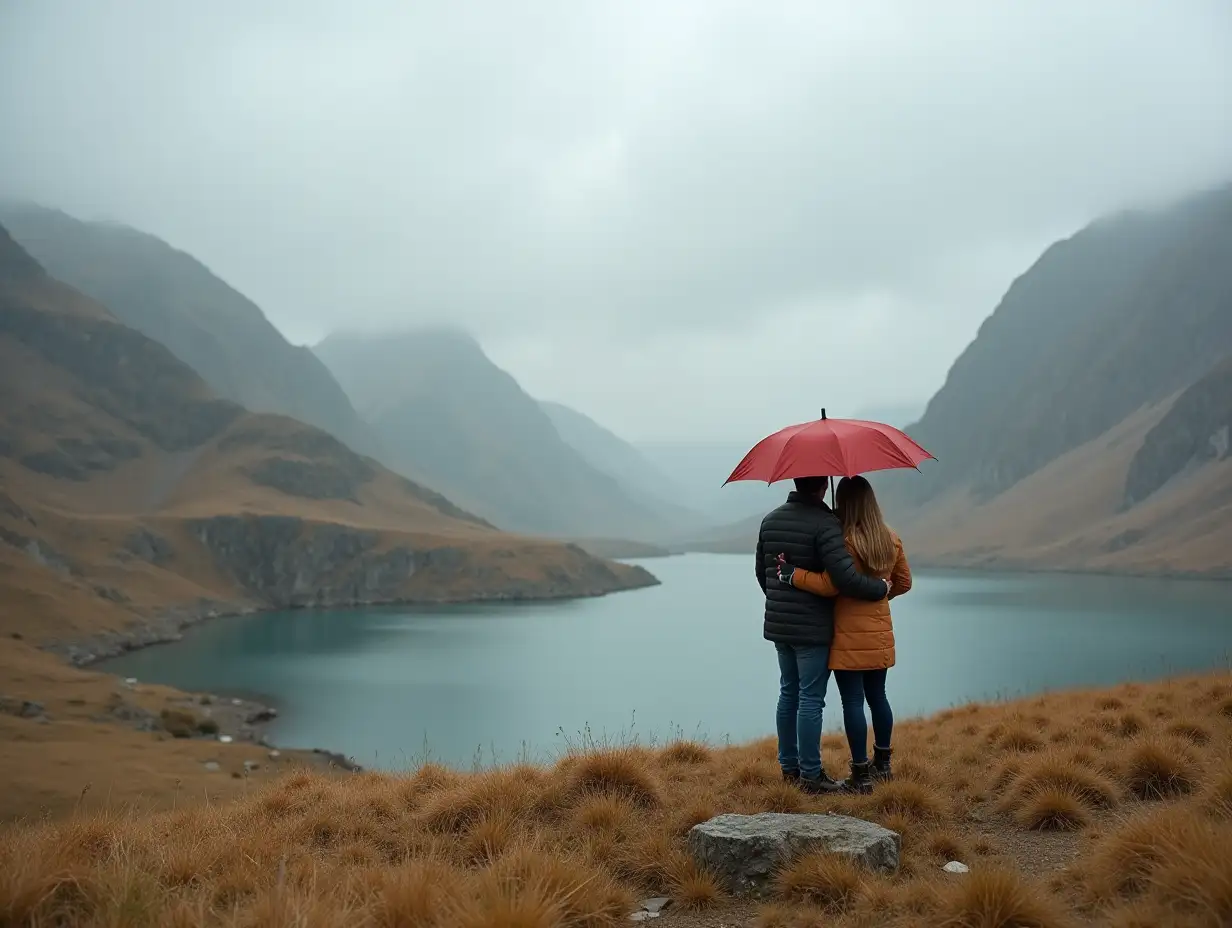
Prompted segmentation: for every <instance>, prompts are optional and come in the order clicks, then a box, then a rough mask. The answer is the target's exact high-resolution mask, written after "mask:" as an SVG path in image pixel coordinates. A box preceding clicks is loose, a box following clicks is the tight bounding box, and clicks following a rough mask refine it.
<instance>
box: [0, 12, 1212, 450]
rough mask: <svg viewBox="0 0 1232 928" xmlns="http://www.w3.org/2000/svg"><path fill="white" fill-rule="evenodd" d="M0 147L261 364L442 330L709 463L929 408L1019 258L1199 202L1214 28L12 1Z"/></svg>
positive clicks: (1142, 18)
mask: <svg viewBox="0 0 1232 928" xmlns="http://www.w3.org/2000/svg"><path fill="white" fill-rule="evenodd" d="M0 117H2V118H3V124H4V125H5V126H6V127H8V131H6V133H5V135H4V137H3V138H0V185H2V186H3V187H4V188H6V189H7V190H8V192H10V193H18V194H21V195H25V196H30V197H32V198H35V199H39V200H42V201H44V202H47V203H49V204H51V205H56V206H60V207H62V208H64V209H67V210H69V211H70V212H75V213H78V214H84V215H87V216H89V215H105V216H108V217H113V218H118V219H122V220H124V221H127V222H129V223H131V224H133V225H136V226H139V227H141V228H144V229H146V230H148V231H151V232H154V233H155V234H158V235H161V236H163V237H164V238H167V239H168V240H169V241H172V242H173V243H174V244H176V245H177V246H179V247H182V248H184V249H186V250H188V251H191V252H192V253H194V254H195V255H197V256H198V257H200V258H201V259H202V260H204V261H205V262H206V263H208V264H209V265H210V266H211V267H213V268H214V269H215V270H216V271H217V272H218V273H220V274H221V275H222V276H224V277H225V278H227V279H228V280H229V281H231V282H232V283H233V284H235V285H236V286H237V287H239V288H240V289H242V290H243V291H245V292H246V293H248V294H249V295H250V296H252V297H253V298H254V299H256V300H257V302H258V303H260V304H261V305H262V307H263V308H264V309H265V310H266V312H267V313H268V314H269V315H270V317H271V319H272V320H273V321H274V322H275V323H276V324H277V325H279V326H280V327H281V328H282V329H283V331H284V332H286V333H287V334H288V336H289V337H291V338H292V339H294V340H314V339H316V338H318V337H320V336H322V335H323V334H325V333H326V332H328V331H329V330H331V329H334V328H338V327H342V326H347V327H360V328H373V329H376V328H382V327H392V326H397V327H403V326H406V325H411V324H417V323H422V322H436V321H441V320H448V321H451V322H455V323H459V324H463V325H466V326H468V327H469V328H471V329H472V330H473V331H475V332H476V333H477V334H478V335H479V337H480V338H481V340H482V341H483V342H484V344H485V345H486V346H487V347H488V348H489V350H490V351H492V353H493V354H494V356H495V357H497V359H498V360H500V361H501V362H502V363H504V364H506V365H507V366H508V367H509V368H510V369H511V370H512V371H513V373H515V375H517V376H518V377H519V378H520V379H521V380H522V381H523V382H524V383H526V384H527V385H528V386H529V387H531V388H532V389H534V390H536V391H538V392H540V393H545V394H547V395H549V396H551V397H553V398H557V399H561V400H563V401H566V402H574V403H575V404H576V405H579V406H581V407H582V408H583V409H584V410H585V411H587V412H589V413H591V414H593V415H595V416H597V417H598V418H600V419H602V420H603V421H605V422H609V423H611V424H612V425H613V427H618V428H620V429H621V430H623V431H624V432H626V433H627V434H631V435H635V436H638V435H640V436H645V437H654V436H661V435H666V434H671V433H673V432H674V431H676V430H678V429H680V428H683V427H684V425H683V423H681V422H680V421H679V416H676V415H673V414H672V413H671V412H670V411H666V412H665V411H664V410H663V408H662V407H663V404H662V403H660V402H655V401H654V400H655V398H657V397H661V396H663V395H664V394H665V393H672V392H675V393H684V394H686V395H690V396H691V397H692V398H693V399H694V400H695V405H696V406H697V407H698V408H695V410H694V416H693V418H692V419H691V420H690V421H691V425H690V427H691V428H692V429H693V430H694V432H695V434H698V435H706V436H708V437H719V436H729V435H739V434H742V433H743V432H746V431H751V430H752V431H755V430H756V429H758V428H762V427H763V426H773V425H775V424H779V423H777V421H776V417H778V416H781V415H782V414H783V413H785V412H786V410H785V409H783V408H782V406H781V405H780V401H776V400H774V399H773V397H775V396H788V397H790V396H793V395H798V396H800V397H801V399H800V400H799V402H798V403H797V404H796V406H798V408H799V409H802V410H805V411H806V412H807V411H809V410H812V408H813V407H814V406H819V405H823V404H825V403H822V402H818V398H819V397H821V398H824V397H825V396H829V395H835V394H837V395H838V396H840V397H841V396H847V395H850V396H851V397H852V400H851V402H852V403H855V402H857V401H858V402H859V403H860V405H867V404H870V403H877V402H888V401H898V400H902V399H909V398H915V397H917V396H919V395H920V394H927V393H928V392H930V391H931V390H932V389H934V388H935V387H936V386H937V385H939V383H940V380H941V378H942V377H943V375H944V372H945V369H946V368H947V366H948V364H949V362H950V361H952V359H953V357H954V355H955V354H956V353H957V351H959V350H960V349H961V348H962V346H963V344H965V342H966V341H967V340H969V339H970V338H971V336H972V335H973V334H974V331H975V328H976V326H977V325H978V323H979V321H980V320H981V319H982V318H983V316H985V315H986V314H987V313H988V312H989V311H991V309H992V307H993V305H994V304H995V301H996V299H997V297H998V296H999V295H1000V293H1001V292H1002V291H1003V290H1004V288H1005V287H1006V286H1007V285H1008V283H1009V282H1010V280H1011V279H1012V277H1013V276H1014V275H1016V274H1017V273H1019V272H1021V271H1022V270H1024V269H1025V267H1026V265H1027V264H1028V263H1029V262H1030V261H1031V260H1033V259H1034V257H1035V255H1036V254H1037V253H1038V252H1039V251H1040V250H1041V249H1042V248H1043V247H1044V246H1045V245H1046V244H1047V243H1048V242H1049V241H1050V240H1052V239H1053V238H1055V237H1057V236H1059V235H1065V234H1069V233H1070V232H1072V231H1074V230H1075V229H1076V228H1078V227H1079V226H1081V225H1082V224H1083V223H1084V222H1086V221H1088V220H1089V219H1091V218H1093V217H1095V216H1097V215H1099V214H1101V213H1103V212H1105V211H1108V210H1112V209H1117V208H1120V207H1122V206H1127V205H1132V204H1134V203H1136V202H1140V201H1143V200H1149V199H1152V198H1157V197H1167V196H1171V195H1175V194H1178V193H1180V192H1183V191H1185V190H1188V189H1192V188H1195V187H1198V186H1202V185H1204V184H1208V183H1212V182H1215V181H1217V180H1220V179H1222V178H1223V177H1224V176H1225V174H1226V172H1227V171H1228V165H1230V164H1232V11H1230V9H1229V7H1228V6H1227V4H1226V3H1224V2H1221V0H1207V2H1203V0H1194V2H1187V3H1183V4H1170V3H1164V2H1143V3H1135V4H1124V3H1120V2H1116V0H1091V2H1086V3H1081V4H1075V3H1068V2H1040V3H1029V2H1021V3H999V4H989V3H984V2H977V0H961V2H960V0H939V2H933V3H928V4H919V3H914V2H910V0H901V2H871V3H865V4H858V5H857V4H845V3H819V2H767V3H762V4H747V3H735V2H726V0H691V2H679V3H673V4H660V3H652V2H629V3H621V4H603V3H591V2H577V0H543V2H534V3H529V4H511V3H503V2H492V3H487V4H483V3H460V4H459V3H444V2H442V3H435V4H434V3H417V4H406V3H400V2H393V0H388V2H376V0H356V2H353V3H348V4H336V3H332V2H323V0H302V2H295V3H291V2H278V3H273V2H265V3H239V2H225V3H218V4H208V5H202V4H192V3H188V2H180V0H168V2H166V3H150V2H137V0H114V2H111V3H108V4H78V3H73V2H66V0H25V2H14V3H10V4H7V5H6V6H5V8H4V12H0ZM789 333H794V334H789ZM810 339H812V340H810ZM867 339H872V344H873V345H875V346H876V348H875V351H874V357H875V358H876V360H877V364H876V365H875V366H871V365H870V362H869V352H868V351H867V350H866V347H867V345H868V342H867V341H866V340H867ZM821 348H824V353H819V349H821ZM617 384H619V389H617ZM788 402H789V406H790V401H788ZM828 405H834V404H828ZM843 405H847V403H846V402H844V403H843ZM796 406H790V408H793V409H794V408H796Z"/></svg>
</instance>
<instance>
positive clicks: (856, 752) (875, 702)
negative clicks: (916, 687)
mask: <svg viewBox="0 0 1232 928" xmlns="http://www.w3.org/2000/svg"><path fill="white" fill-rule="evenodd" d="M834 682H835V683H837V684H838V694H839V696H841V697H842V699H843V728H844V729H846V731H847V744H848V746H849V747H850V748H851V762H852V763H853V764H863V763H865V762H866V761H867V760H868V724H867V723H866V722H865V721H864V703H865V702H867V703H868V711H869V714H871V715H872V717H873V744H874V745H875V746H876V747H879V748H888V747H889V746H890V735H891V734H892V733H893V731H894V713H893V712H892V711H890V701H889V700H888V699H886V691H885V684H886V672H885V670H836V671H834Z"/></svg>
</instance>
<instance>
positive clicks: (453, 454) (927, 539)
mask: <svg viewBox="0 0 1232 928" xmlns="http://www.w3.org/2000/svg"><path fill="white" fill-rule="evenodd" d="M0 220H3V221H7V223H8V224H9V225H11V227H12V229H13V235H14V238H15V239H16V240H17V241H18V242H20V243H21V245H22V246H24V247H25V248H28V249H29V251H30V253H31V254H32V255H33V257H34V258H36V259H38V260H39V261H40V262H42V263H43V264H44V265H45V266H46V267H47V268H48V270H49V271H51V272H53V273H54V274H56V275H57V276H58V277H60V278H61V279H63V280H64V281H66V282H69V283H71V284H72V285H73V286H75V287H76V288H78V289H79V290H81V291H82V292H83V293H86V294H87V295H88V296H90V297H92V298H93V299H95V300H96V301H98V303H100V304H102V305H104V306H106V307H107V308H108V309H110V310H111V311H112V312H113V313H114V314H115V316H116V317H117V318H118V319H120V320H121V321H122V322H125V323H126V324H128V325H130V326H132V327H133V328H135V329H136V330H138V331H140V332H142V333H143V334H144V335H146V336H148V337H150V338H151V339H154V340H155V341H158V342H160V343H162V344H164V345H165V346H166V347H167V348H169V349H170V350H171V352H172V353H173V354H174V355H175V356H176V357H178V358H179V359H180V360H182V361H184V362H185V363H186V364H187V365H189V366H190V367H191V368H193V369H194V370H195V371H196V372H197V373H198V374H199V375H200V376H201V377H202V379H203V380H204V381H205V382H206V383H207V384H208V385H209V386H210V387H211V388H212V389H213V390H214V391H215V392H216V393H217V394H219V395H220V396H223V397H226V398H228V399H232V400H234V401H236V402H238V403H241V404H243V405H244V406H246V407H247V408H250V409H253V410H256V411H261V412H274V413H280V414H284V415H288V416H291V417H293V418H298V419H300V420H301V421H304V422H306V423H308V424H311V425H315V426H318V427H320V428H322V429H324V430H325V431H327V432H329V433H330V434H332V435H333V436H334V437H336V438H337V439H338V440H339V441H340V442H342V443H343V444H344V445H346V446H348V447H350V448H353V449H355V450H357V451H359V453H360V454H364V455H370V456H372V457H374V458H376V459H378V460H379V461H380V462H381V463H382V464H384V465H385V466H386V467H389V468H390V469H392V470H393V471H395V472H397V473H399V474H401V475H403V476H405V477H407V478H409V479H411V480H414V481H417V482H419V483H421V484H423V485H425V486H427V487H430V488H431V490H432V491H434V492H435V493H438V494H440V495H441V496H442V498H444V499H446V500H448V501H449V502H450V504H451V505H454V506H456V507H457V509H458V511H459V512H465V513H473V514H474V516H475V517H477V518H478V519H480V520H482V521H483V522H486V523H488V524H491V525H494V526H497V527H498V528H501V529H505V530H509V531H514V532H519V533H525V534H531V535H542V536H547V537H555V538H565V539H603V540H605V541H607V542H610V541H613V540H616V539H625V540H627V541H630V542H639V543H650V544H652V545H663V546H668V547H672V548H675V549H678V550H679V549H690V548H696V549H705V550H743V549H744V548H745V547H746V546H747V544H748V541H747V539H748V538H749V534H750V532H751V531H752V527H753V526H755V525H756V524H757V522H758V520H759V517H760V514H761V513H763V512H765V511H766V510H768V509H770V508H772V507H773V506H774V505H777V504H778V502H780V501H781V500H782V498H783V497H784V495H785V492H786V488H785V487H784V486H779V485H776V486H772V487H766V486H764V485H760V484H748V483H740V484H733V485H729V486H726V487H724V486H723V481H724V480H725V479H726V477H727V475H728V473H730V471H731V469H732V468H733V467H734V466H735V465H736V463H738V462H739V460H740V459H741V457H742V456H743V455H744V453H745V452H746V451H747V450H748V449H749V447H751V446H752V445H753V444H754V443H756V441H758V440H759V439H760V438H761V437H763V436H762V435H760V434H755V435H749V436H748V438H747V439H745V440H742V441H729V442H703V441H691V440H687V439H682V440H680V441H674V442H669V441H659V442H643V443H639V444H634V443H631V442H628V441H626V440H624V439H622V438H621V437H619V436H617V435H616V434H614V433H613V432H612V431H610V430H609V429H607V428H605V427H604V426H603V425H601V424H600V423H598V422H595V421H594V420H593V419H591V418H590V417H588V416H586V415H585V414H583V413H581V412H579V411H577V410H576V409H573V408H571V407H570V406H569V405H568V404H562V403H558V402H546V401H540V400H537V399H535V398H534V397H532V396H531V395H530V394H529V393H527V391H526V390H524V389H523V388H522V386H521V385H520V384H519V383H518V381H517V380H516V379H515V378H514V377H513V376H511V375H510V374H509V373H508V372H506V371H504V370H502V369H501V368H500V367H499V366H498V365H496V364H495V363H493V362H492V360H491V359H490V358H489V357H488V356H487V354H486V353H485V352H484V350H483V348H482V347H481V345H480V342H479V341H478V340H477V339H476V338H475V337H474V336H472V335H470V334H467V333H465V332H463V331H461V330H460V329H457V328H453V327H435V328H417V329H411V330H405V331H402V332H389V333H384V334H379V335H374V334H366V335H358V334H348V333H343V332H340V333H336V334H334V335H332V336H330V337H328V338H326V339H325V340H324V341H322V342H321V343H320V344H318V345H316V346H315V347H314V348H312V349H307V348H302V347H296V346H293V345H291V344H290V343H288V342H287V340H286V339H285V338H284V337H283V336H282V335H281V333H279V332H278V330H277V329H276V328H274V327H273V326H272V325H270V323H269V322H268V320H267V319H266V318H265V316H264V314H263V313H262V311H261V309H260V308H259V307H258V306H256V304H254V303H253V302H252V301H250V300H248V299H246V298H245V297H244V296H243V295H242V294H240V293H239V292H237V291H236V290H234V289H233V288H231V287H230V286H228V285H227V284H226V283H225V282H224V281H222V280H221V279H219V278H218V277H217V276H215V275H213V274H212V273H210V272H209V270H208V269H207V268H205V267H204V266H203V265H201V264H200V263H199V262H197V261H196V260H195V259H194V258H192V256H190V255H187V254H185V253H184V252H181V251H178V250H177V249H175V248H174V247H173V246H171V245H169V244H166V243H164V242H162V241H160V240H158V239H157V238H154V237H152V236H149V235H146V234H144V233H141V232H139V231H137V230H133V229H129V228H127V227H124V226H121V225H118V224H115V223H103V222H81V221H79V220H76V219H73V218H72V217H69V216H67V215H65V214H63V213H60V212H58V211H55V210H52V209H47V208H43V207H39V206H35V205H32V204H14V203H6V204H4V205H3V206H0ZM10 258H11V260H14V261H16V260H17V259H16V258H15V257H13V256H10ZM1229 267H1232V187H1221V188H1217V189H1214V190H1211V191H1207V192H1205V193H1202V194H1198V195H1194V196H1192V197H1189V198H1186V199H1184V200H1182V201H1180V202H1177V203H1174V204H1172V205H1170V206H1168V207H1166V208H1161V209H1154V210H1139V211H1131V212H1125V213H1121V214H1117V215H1113V216H1109V217H1106V218H1103V219H1100V220H1098V221H1096V222H1094V223H1091V224H1090V225H1089V226H1088V227H1086V228H1084V229H1082V230H1080V231H1079V232H1077V233H1076V234H1074V235H1073V236H1071V237H1070V238H1068V239H1066V240H1063V241H1059V242H1057V243H1055V244H1054V245H1052V246H1051V247H1050V248H1048V249H1047V250H1046V251H1045V252H1044V254H1042V255H1041V256H1040V257H1039V258H1038V260H1036V261H1035V262H1034V264H1033V265H1032V266H1031V267H1029V268H1027V269H1026V270H1024V272H1023V273H1022V274H1021V275H1020V276H1019V277H1018V278H1017V279H1016V280H1015V281H1014V282H1013V284H1012V285H1011V286H1010V287H1009V289H1008V290H1007V292H1006V293H1005V295H1004V297H1003V299H1002V300H1001V301H1000V303H999V305H998V306H997V307H996V308H995V310H994V312H993V313H992V314H991V315H990V316H989V318H988V319H987V321H986V322H985V323H984V324H983V326H981V328H980V330H979V333H978V335H977V337H976V338H975V339H974V341H973V342H972V343H971V345H970V346H968V348H967V349H966V350H965V351H964V352H963V353H962V354H961V355H960V357H959V358H958V359H957V360H956V361H955V362H954V364H953V366H952V368H951V370H950V372H949V374H948V376H947V378H946V381H945V383H944V385H943V386H942V387H941V389H940V390H939V391H938V392H937V394H936V395H935V396H934V397H933V398H932V399H931V400H930V401H929V402H928V404H927V407H926V408H924V409H923V410H921V407H920V406H913V405H911V404H905V403H904V404H900V405H897V406H884V405H883V406H876V405H870V406H866V407H861V408H857V409H854V410H851V411H847V410H841V409H835V408H834V407H829V408H828V413H829V414H830V415H832V416H833V415H839V416H841V415H843V414H847V415H849V416H850V417H851V418H870V419H876V420H879V421H886V422H889V423H891V424H894V425H899V426H905V427H907V429H908V430H909V432H910V433H911V434H912V435H913V437H915V438H916V439H917V440H918V441H920V442H921V443H922V444H924V445H925V447H927V448H929V450H930V451H932V452H933V453H934V454H935V455H937V457H938V458H939V461H937V462H928V463H926V464H925V465H924V466H923V468H922V471H921V473H919V474H916V473H889V474H879V475H877V476H876V477H875V482H876V484H877V485H878V487H880V488H881V489H882V492H883V496H884V503H885V507H886V509H887V511H888V512H889V513H890V514H891V516H892V518H893V519H894V520H895V521H896V523H898V524H900V525H901V526H902V527H903V529H904V531H905V533H906V534H907V535H908V537H909V538H910V539H911V540H912V542H913V546H914V547H915V549H916V550H918V551H920V553H921V556H922V557H924V558H926V559H932V560H934V561H935V562H937V563H953V564H964V565H974V564H987V565H994V566H996V565H1005V564H1010V565H1033V564H1040V565H1052V566H1083V565H1093V566H1103V567H1108V568H1116V569H1122V568H1124V569H1158V570H1162V569H1167V570H1172V569H1180V567H1181V565H1182V562H1184V561H1186V560H1192V561H1193V562H1194V564H1195V567H1194V568H1193V569H1199V570H1204V569H1205V570H1209V569H1215V568H1216V567H1218V565H1219V564H1220V563H1222V562H1221V560H1220V557H1219V556H1217V555H1214V554H1212V553H1211V549H1212V546H1220V545H1222V543H1223V535H1222V534H1221V532H1220V531H1219V530H1217V529H1211V528H1209V527H1201V528H1200V527H1198V524H1197V523H1198V521H1201V522H1202V525H1203V526H1206V524H1207V521H1209V519H1207V517H1206V515H1203V518H1202V519H1201V520H1199V519H1197V517H1196V516H1195V517H1194V518H1193V519H1189V518H1188V517H1186V518H1185V519H1179V520H1178V519H1175V518H1174V519H1173V522H1183V523H1185V524H1186V525H1191V527H1192V531H1189V530H1188V529H1185V528H1179V527H1177V526H1176V525H1173V526H1172V527H1171V528H1170V529H1169V532H1168V537H1169V538H1171V539H1172V550H1173V551H1174V556H1170V557H1165V556H1163V555H1162V554H1160V553H1159V552H1158V551H1157V550H1156V549H1155V548H1154V547H1151V546H1150V544H1149V535H1150V531H1155V532H1159V531H1160V528H1159V525H1158V522H1159V519H1160V518H1162V516H1160V515H1151V516H1149V518H1148V516H1147V515H1144V513H1147V512H1148V510H1151V511H1154V510H1152V509H1151V507H1155V508H1161V507H1163V508H1166V507H1164V504H1163V503H1161V500H1163V499H1165V498H1171V499H1173V502H1174V503H1175V505H1176V506H1178V507H1180V511H1183V512H1190V511H1193V512H1195V513H1197V512H1198V511H1199V510H1201V511H1203V512H1204V513H1206V512H1210V511H1213V512H1222V507H1223V506H1224V500H1225V498H1224V495H1223V494H1224V493H1225V490H1224V487H1225V480H1226V475H1225V468H1224V459H1225V458H1226V455H1227V441H1226V439H1225V440H1222V441H1221V439H1220V435H1223V434H1225V432H1226V426H1227V423H1226V422H1224V419H1226V410H1225V406H1226V403H1225V400H1226V393H1227V376H1226V370H1227V364H1228V363H1229V358H1230V357H1232V312H1230V311H1229V307H1230V306H1232V278H1230V277H1229V271H1228V268H1229ZM113 307H114V308H113ZM819 363H820V362H819ZM823 405H825V403H824V402H819V403H818V411H820V408H821V406H823ZM783 424H787V423H783ZM1221 429H1224V430H1225V432H1221ZM1101 442H1102V443H1103V444H1101ZM1096 486H1098V487H1099V488H1100V491H1099V493H1095V492H1094V491H1093V489H1092V488H1093V487H1096ZM1040 494H1043V496H1044V497H1045V499H1044V500H1041V499H1039V498H1037V497H1038V496H1039V495H1040ZM1073 494H1080V495H1081V496H1082V497H1083V499H1084V500H1085V502H1086V504H1087V505H1085V506H1077V505H1074V503H1073V500H1072V499H1071V496H1072V495H1073ZM1169 494H1172V495H1171V496H1169ZM1176 494H1180V495H1176ZM1186 494H1188V495H1186ZM1182 497H1184V499H1182ZM1066 500H1069V502H1067V503H1064V504H1062V503H1060V502H1050V501H1066ZM1095 500H1098V503H1096V502H1093V501H1095ZM1023 507H1027V508H1029V509H1031V510H1032V511H1033V512H1034V513H1035V514H1036V515H1033V516H1032V517H1027V516H1025V515H1024V513H1023V511H1022V510H1023ZM1058 507H1060V508H1061V509H1063V510H1064V511H1063V512H1058V511H1057V509H1058ZM1039 513H1049V514H1050V515H1049V517H1048V518H1040V517H1039V516H1038V514H1039ZM1143 519H1145V520H1146V522H1144V523H1143V524H1142V525H1140V524H1139V521H1141V520H1143ZM1145 525H1149V526H1150V531H1148V528H1146V527H1144V526H1145ZM1178 532H1179V533H1180V536H1178ZM1187 532H1188V534H1187ZM1181 536H1183V537H1181ZM1041 546H1042V547H1041ZM611 550H618V549H611ZM630 550H633V549H630ZM1202 564H1206V565H1208V566H1206V567H1201V566H1200V565H1202Z"/></svg>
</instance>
